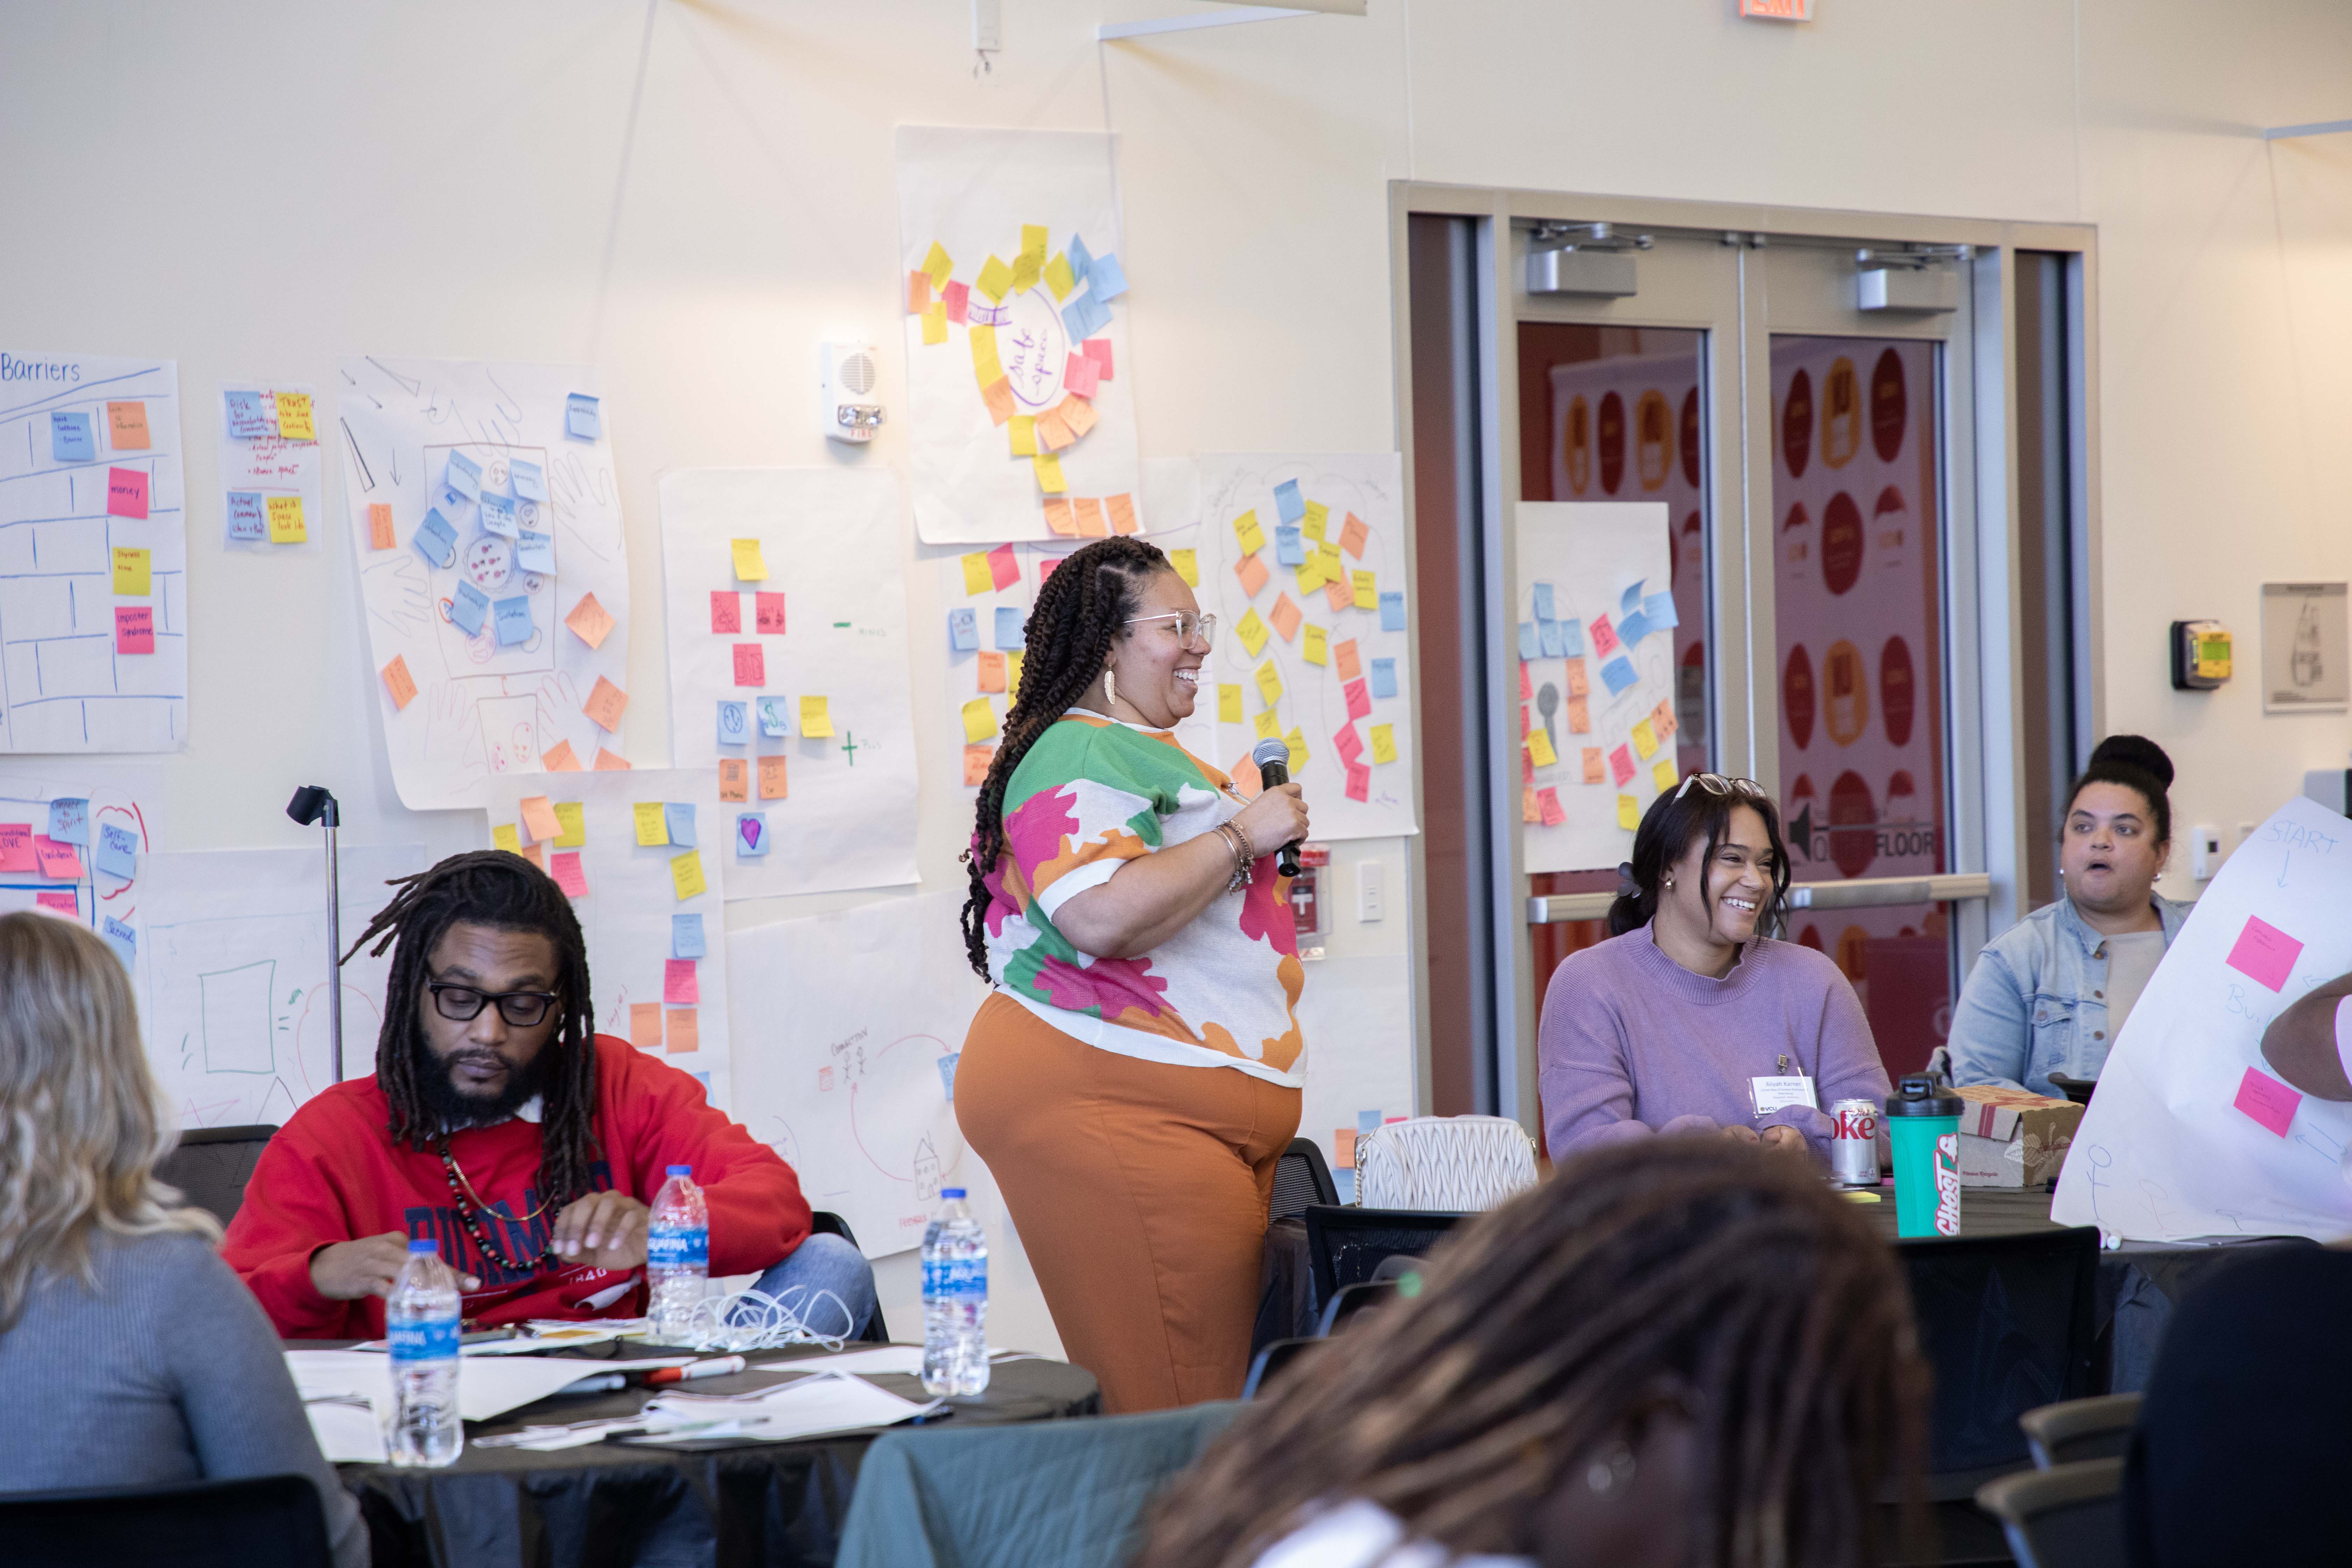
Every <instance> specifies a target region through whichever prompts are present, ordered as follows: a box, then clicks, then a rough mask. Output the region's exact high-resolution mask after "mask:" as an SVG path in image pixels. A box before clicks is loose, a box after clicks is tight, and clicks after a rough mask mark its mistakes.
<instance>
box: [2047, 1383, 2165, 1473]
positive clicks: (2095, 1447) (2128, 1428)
mask: <svg viewBox="0 0 2352 1568" xmlns="http://www.w3.org/2000/svg"><path fill="white" fill-rule="evenodd" d="M2139 1405H2140V1396H2139V1395H2138V1394H2093V1395H2092V1396H2091V1397H2090V1398H2088V1399H2069V1400H2064V1401H2063V1402H2061V1403H2059V1404H2056V1405H2042V1406H2040V1407H2039V1408H2037V1409H2033V1410H2029V1411H2027V1412H2026V1413H2025V1414H2024V1415H2021V1416H2019V1417H2018V1418H2017V1424H2018V1425H2019V1426H2021V1427H2023V1428H2024V1429H2025V1446H2026V1447H2028V1448H2031V1449H2032V1451H2033V1462H2034V1464H2035V1465H2036V1466H2038V1467H2039V1468H2042V1469H2045V1470H2047V1469H2052V1468H2056V1467H2057V1466H2060V1465H2071V1464H2074V1463H2076V1462H2078V1461H2080V1460H2083V1459H2120V1458H2123V1457H2124V1450H2125V1449H2126V1448H2128V1447H2131V1435H2132V1423H2134V1422H2136V1421H2137V1420H2138V1419H2139Z"/></svg>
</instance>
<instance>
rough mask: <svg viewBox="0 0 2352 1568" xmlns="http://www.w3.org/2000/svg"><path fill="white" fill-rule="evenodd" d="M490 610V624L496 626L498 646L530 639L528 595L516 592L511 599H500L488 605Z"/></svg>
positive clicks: (512, 645)
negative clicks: (494, 603)
mask: <svg viewBox="0 0 2352 1568" xmlns="http://www.w3.org/2000/svg"><path fill="white" fill-rule="evenodd" d="M490 612H491V619H492V624H493V625H495V626H497V628H498V634H499V647H514V646H516V645H517V644H518V643H527V642H529V641H530V634H531V631H532V626H531V624H530V597H529V596H528V595H520V594H518V595H515V596H514V597H513V598H511V599H500V600H499V602H498V603H497V604H496V605H492V606H490Z"/></svg>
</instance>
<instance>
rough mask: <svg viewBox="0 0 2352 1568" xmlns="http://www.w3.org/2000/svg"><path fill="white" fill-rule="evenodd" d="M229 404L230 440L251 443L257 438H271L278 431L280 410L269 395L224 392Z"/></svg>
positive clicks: (223, 395)
mask: <svg viewBox="0 0 2352 1568" xmlns="http://www.w3.org/2000/svg"><path fill="white" fill-rule="evenodd" d="M221 396H222V397H223V398H225V399H226V401H227V404H228V433H229V438H230V439H231V440H235V441H250V440H253V439H254V438H255V437H260V436H271V435H275V434H277V431H278V409H277V406H276V405H275V404H274V403H273V401H272V400H271V399H270V398H269V397H268V395H266V394H264V393H259V392H223V393H222V394H221Z"/></svg>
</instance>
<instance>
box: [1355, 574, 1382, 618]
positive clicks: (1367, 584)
mask: <svg viewBox="0 0 2352 1568" xmlns="http://www.w3.org/2000/svg"><path fill="white" fill-rule="evenodd" d="M1348 580H1349V582H1350V583H1351V584H1354V586H1355V590H1356V608H1358V609H1360V610H1376V609H1378V608H1380V605H1381V595H1380V588H1379V584H1377V583H1376V582H1374V580H1373V574H1371V573H1370V572H1350V573H1349V574H1348Z"/></svg>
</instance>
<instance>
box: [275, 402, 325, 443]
mask: <svg viewBox="0 0 2352 1568" xmlns="http://www.w3.org/2000/svg"><path fill="white" fill-rule="evenodd" d="M277 396H278V435H279V436H281V437H284V438H285V439H287V440H289V441H315V440H317V439H318V438H319V432H318V429H317V427H316V426H313V425H312V424H311V423H310V394H309V393H307V392H281V393H278V395H277Z"/></svg>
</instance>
